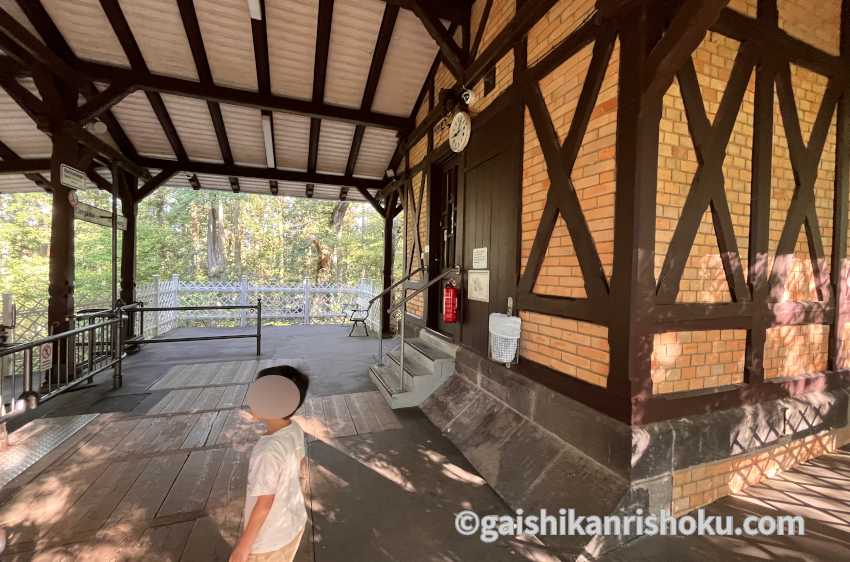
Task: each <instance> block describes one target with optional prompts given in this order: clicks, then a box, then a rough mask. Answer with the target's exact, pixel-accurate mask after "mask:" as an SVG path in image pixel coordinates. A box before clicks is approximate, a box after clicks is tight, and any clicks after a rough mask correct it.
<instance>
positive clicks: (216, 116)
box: [177, 0, 233, 164]
mask: <svg viewBox="0 0 850 562" xmlns="http://www.w3.org/2000/svg"><path fill="white" fill-rule="evenodd" d="M177 7H178V9H179V10H180V19H181V20H182V22H183V29H184V31H185V32H186V39H187V40H188V41H189V48H190V49H191V51H192V59H193V60H194V61H195V68H196V69H197V71H198V79H199V80H200V81H201V83H202V84H206V85H209V86H211V85H213V78H212V70H211V69H210V63H209V60H208V59H207V50H206V48H205V47H204V38H203V35H202V34H201V26H200V25H199V24H198V14H197V13H196V12H195V3H194V2H193V0H177ZM207 110H208V111H209V112H210V120H211V121H212V125H213V129H214V130H215V136H216V139H217V140H218V148H219V151H220V152H221V159H222V160H224V162H225V163H226V164H232V163H233V153H232V151H231V150H230V140H229V139H228V137H227V128H226V127H225V125H224V118H223V117H222V115H221V106H219V104H218V102H214V101H207Z"/></svg>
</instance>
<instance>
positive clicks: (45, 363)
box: [38, 342, 53, 371]
mask: <svg viewBox="0 0 850 562" xmlns="http://www.w3.org/2000/svg"><path fill="white" fill-rule="evenodd" d="M38 359H39V370H41V371H46V370H48V369H50V368H51V367H52V366H53V342H51V343H43V344H41V345H40V346H39V348H38Z"/></svg>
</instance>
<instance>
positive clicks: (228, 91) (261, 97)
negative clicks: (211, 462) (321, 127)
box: [75, 61, 410, 131]
mask: <svg viewBox="0 0 850 562" xmlns="http://www.w3.org/2000/svg"><path fill="white" fill-rule="evenodd" d="M75 67H77V68H78V69H80V70H81V71H84V72H87V73H88V74H90V75H91V76H93V77H94V78H95V79H97V80H112V79H117V78H121V79H124V80H126V81H127V82H128V83H129V84H130V85H131V86H132V87H135V88H136V89H140V90H145V91H152V92H160V93H164V94H175V95H178V96H185V97H190V98H197V99H203V100H207V101H216V102H221V103H229V104H233V105H241V106H244V107H252V108H257V109H267V110H269V111H283V112H287V113H297V114H300V115H306V116H308V117H317V118H320V119H321V118H327V119H334V120H336V121H345V122H347V123H354V124H355V125H356V124H361V125H366V126H367V127H379V128H382V129H392V130H396V131H402V130H407V129H408V128H409V127H410V120H409V119H408V118H407V117H398V116H396V115H389V114H386V113H376V112H373V111H361V110H360V109H352V108H348V107H341V106H335V105H330V104H326V103H316V102H313V101H312V100H302V99H297V98H288V97H285V96H278V95H268V94H263V93H261V92H255V91H250V90H241V89H238V88H231V87H228V86H220V85H217V84H202V83H200V82H195V81H193V80H186V79H183V78H175V77H173V76H165V75H160V74H147V75H146V74H143V73H139V72H136V71H134V70H132V69H128V68H123V67H118V66H109V65H105V64H100V63H96V62H90V61H79V62H78V63H76V64H75Z"/></svg>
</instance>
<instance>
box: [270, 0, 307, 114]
mask: <svg viewBox="0 0 850 562" xmlns="http://www.w3.org/2000/svg"><path fill="white" fill-rule="evenodd" d="M318 16H319V2H318V0H266V34H267V35H268V41H269V72H270V74H271V88H272V92H274V93H275V94H278V95H281V96H290V97H293V98H300V99H305V100H306V99H310V98H312V97H313V61H314V59H315V58H316V24H317V20H318Z"/></svg>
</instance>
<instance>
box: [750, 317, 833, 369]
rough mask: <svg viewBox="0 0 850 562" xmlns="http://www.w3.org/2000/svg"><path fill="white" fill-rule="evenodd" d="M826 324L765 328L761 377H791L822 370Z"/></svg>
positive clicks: (826, 333) (826, 332)
mask: <svg viewBox="0 0 850 562" xmlns="http://www.w3.org/2000/svg"><path fill="white" fill-rule="evenodd" d="M828 345H829V326H824V325H820V324H807V325H802V326H777V327H775V328H770V329H768V331H767V339H766V341H765V344H764V377H765V378H774V377H791V376H795V375H804V374H808V373H820V372H822V371H825V370H826V356H827V347H828Z"/></svg>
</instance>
